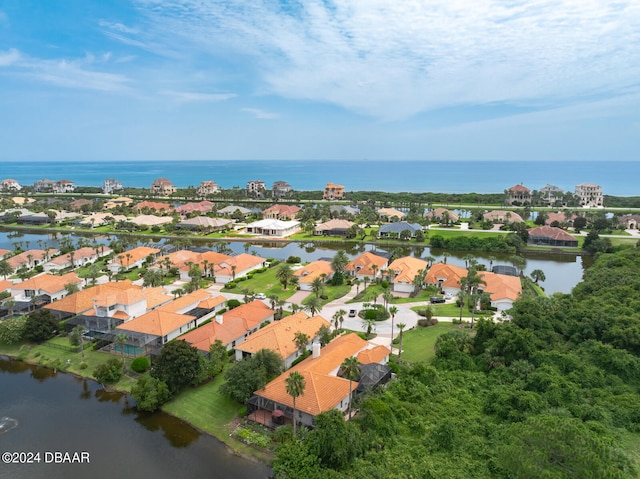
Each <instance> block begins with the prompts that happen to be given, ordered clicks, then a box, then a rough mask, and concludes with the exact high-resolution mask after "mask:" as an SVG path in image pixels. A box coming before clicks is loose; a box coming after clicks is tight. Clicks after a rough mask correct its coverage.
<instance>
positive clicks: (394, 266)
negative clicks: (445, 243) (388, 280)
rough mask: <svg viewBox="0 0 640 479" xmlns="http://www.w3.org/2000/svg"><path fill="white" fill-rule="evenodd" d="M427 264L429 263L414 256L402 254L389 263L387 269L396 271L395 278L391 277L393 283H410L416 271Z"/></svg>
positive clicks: (424, 267) (424, 268)
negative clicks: (402, 255)
mask: <svg viewBox="0 0 640 479" xmlns="http://www.w3.org/2000/svg"><path fill="white" fill-rule="evenodd" d="M428 266H429V263H427V262H426V261H423V260H421V259H418V258H414V257H413V256H404V257H402V258H398V259H396V260H395V261H394V262H393V263H391V264H390V265H389V267H388V268H387V270H393V271H395V272H396V275H395V278H393V279H392V282H393V283H398V282H403V283H412V282H413V278H415V277H416V275H417V274H418V271H420V270H421V269H423V270H426V269H427V267H428Z"/></svg>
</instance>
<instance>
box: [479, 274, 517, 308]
mask: <svg viewBox="0 0 640 479" xmlns="http://www.w3.org/2000/svg"><path fill="white" fill-rule="evenodd" d="M478 274H479V275H480V276H482V279H483V280H484V282H485V283H487V284H486V286H482V289H483V290H484V291H485V292H487V293H489V294H490V296H491V300H492V301H499V300H501V299H510V300H511V301H515V300H517V299H518V298H519V297H520V294H521V293H522V283H521V282H520V278H519V277H518V276H509V275H506V274H495V273H490V272H488V271H479V272H478Z"/></svg>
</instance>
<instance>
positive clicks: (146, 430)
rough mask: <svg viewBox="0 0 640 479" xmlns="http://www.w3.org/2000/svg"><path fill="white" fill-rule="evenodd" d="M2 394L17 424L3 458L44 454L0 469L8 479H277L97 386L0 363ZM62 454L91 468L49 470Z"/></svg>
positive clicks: (3, 413)
mask: <svg viewBox="0 0 640 479" xmlns="http://www.w3.org/2000/svg"><path fill="white" fill-rule="evenodd" d="M0 391H1V394H0V417H5V418H9V419H11V420H14V421H17V426H16V427H14V428H13V429H11V430H8V431H7V432H5V433H4V434H0V453H2V452H25V453H29V452H31V453H40V463H33V464H1V465H0V478H2V479H21V478H25V479H27V478H28V479H37V478H47V479H57V478H60V479H67V478H70V477H90V478H105V479H113V478H116V477H117V478H128V477H135V478H154V479H161V478H171V479H175V478H179V477H190V478H201V477H202V478H205V477H206V478H216V477H219V478H239V479H249V478H251V479H260V478H267V477H269V475H270V473H271V471H270V468H269V467H268V466H266V465H265V464H262V463H259V462H255V461H252V460H249V459H244V458H241V457H239V456H236V455H233V454H231V453H230V452H229V451H228V449H227V448H226V446H225V445H224V444H222V443H221V442H219V441H218V440H216V439H215V438H213V437H211V436H208V435H205V434H201V433H200V432H198V431H197V430H196V429H194V428H193V427H191V426H190V425H188V424H187V423H185V422H183V421H181V420H179V419H176V418H174V417H173V416H169V415H167V414H164V413H156V414H141V413H139V412H138V411H137V410H136V409H135V408H134V407H133V402H132V400H131V399H130V398H129V397H128V396H127V395H125V394H122V393H116V392H108V391H105V390H104V389H103V388H102V386H101V385H100V384H97V383H95V382H93V381H89V380H86V379H80V378H77V377H75V376H72V375H69V374H63V373H56V372H55V371H54V370H51V369H47V368H42V367H38V366H31V365H28V364H25V363H22V362H20V361H17V360H10V359H6V358H3V357H1V356H0ZM56 452H63V453H64V452H68V453H70V454H71V455H72V454H73V453H76V452H78V453H82V452H86V453H88V458H89V463H88V464H87V463H76V464H55V463H53V462H49V463H45V459H47V458H48V459H53V458H55V453H56ZM46 453H50V454H49V455H47V454H46ZM71 457H72V456H71ZM80 457H82V456H80Z"/></svg>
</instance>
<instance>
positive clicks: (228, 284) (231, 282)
mask: <svg viewBox="0 0 640 479" xmlns="http://www.w3.org/2000/svg"><path fill="white" fill-rule="evenodd" d="M235 287H236V282H235V281H229V282H228V283H227V284H225V285H224V289H233V288H235Z"/></svg>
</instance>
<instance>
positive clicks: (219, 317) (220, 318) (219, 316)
mask: <svg viewBox="0 0 640 479" xmlns="http://www.w3.org/2000/svg"><path fill="white" fill-rule="evenodd" d="M222 321H223V317H222V315H221V314H217V315H216V323H218V324H222Z"/></svg>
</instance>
